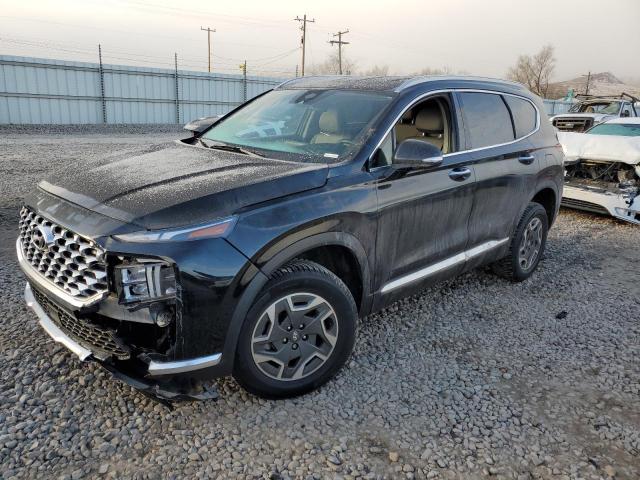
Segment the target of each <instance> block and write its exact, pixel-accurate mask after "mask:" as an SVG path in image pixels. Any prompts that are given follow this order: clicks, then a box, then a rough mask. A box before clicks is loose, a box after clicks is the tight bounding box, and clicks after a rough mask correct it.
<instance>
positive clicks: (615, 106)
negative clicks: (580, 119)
mask: <svg viewBox="0 0 640 480" xmlns="http://www.w3.org/2000/svg"><path fill="white" fill-rule="evenodd" d="M619 111H620V102H590V103H578V104H577V105H574V106H573V107H571V108H570V109H569V112H571V113H605V114H610V115H616V114H617V113H618V112H619Z"/></svg>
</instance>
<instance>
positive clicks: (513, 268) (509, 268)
mask: <svg viewBox="0 0 640 480" xmlns="http://www.w3.org/2000/svg"><path fill="white" fill-rule="evenodd" d="M534 219H537V220H539V221H540V227H541V237H542V238H541V243H540V246H539V251H538V254H537V256H536V257H535V259H533V260H532V261H531V262H530V264H525V265H524V266H523V264H522V263H521V258H520V249H521V247H522V244H523V237H524V235H525V231H526V230H527V227H528V226H530V225H531V224H532V222H534V223H535V222H536V220H534ZM548 231H549V219H548V218H547V212H546V210H545V209H544V207H543V206H542V205H540V204H539V203H535V202H531V203H529V205H527V208H525V210H524V212H523V213H522V216H521V217H520V221H519V222H518V227H517V228H516V231H515V233H514V235H513V237H512V239H511V243H510V244H509V253H507V255H506V256H505V257H504V258H502V259H501V260H498V261H497V262H496V263H494V264H493V265H492V269H493V271H494V272H495V273H496V274H497V275H500V276H501V277H504V278H506V279H508V280H512V281H514V282H522V281H523V280H526V279H527V278H529V277H530V276H531V274H533V272H534V271H535V270H536V268H537V267H538V264H539V263H540V260H541V259H542V255H543V253H544V248H545V246H546V244H547V233H548Z"/></svg>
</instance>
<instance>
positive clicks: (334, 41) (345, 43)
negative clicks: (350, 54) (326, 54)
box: [329, 30, 349, 75]
mask: <svg viewBox="0 0 640 480" xmlns="http://www.w3.org/2000/svg"><path fill="white" fill-rule="evenodd" d="M345 33H349V30H345V31H344V32H338V33H336V34H334V35H333V36H334V37H338V40H329V43H330V44H331V45H338V65H339V66H338V71H339V73H340V75H342V45H349V42H343V41H342V35H344V34H345Z"/></svg>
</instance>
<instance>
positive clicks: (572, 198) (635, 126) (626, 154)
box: [558, 117, 640, 225]
mask: <svg viewBox="0 0 640 480" xmlns="http://www.w3.org/2000/svg"><path fill="white" fill-rule="evenodd" d="M558 140H559V141H560V144H561V145H562V149H563V150H564V154H565V164H564V165H565V166H564V168H565V184H564V193H563V196H562V205H564V206H566V207H571V208H577V209H580V210H587V211H590V212H595V213H602V214H605V215H612V216H614V217H616V218H619V219H620V220H625V221H627V222H631V223H635V224H637V225H640V118H637V117H635V118H634V117H632V118H615V119H613V120H609V121H608V122H605V123H601V124H600V125H596V126H595V127H592V128H591V129H590V130H588V131H587V132H585V133H572V132H558Z"/></svg>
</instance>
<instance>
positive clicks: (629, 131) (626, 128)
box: [587, 123, 640, 137]
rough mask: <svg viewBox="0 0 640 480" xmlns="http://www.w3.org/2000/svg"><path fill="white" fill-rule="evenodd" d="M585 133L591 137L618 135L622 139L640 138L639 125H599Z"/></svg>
mask: <svg viewBox="0 0 640 480" xmlns="http://www.w3.org/2000/svg"><path fill="white" fill-rule="evenodd" d="M587 133H590V134H592V135H620V136H623V137H640V124H629V123H601V124H600V125H596V126H595V127H593V128H592V129H591V130H589V131H588V132H587Z"/></svg>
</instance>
